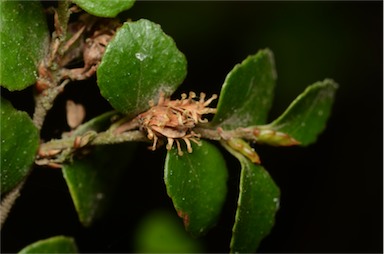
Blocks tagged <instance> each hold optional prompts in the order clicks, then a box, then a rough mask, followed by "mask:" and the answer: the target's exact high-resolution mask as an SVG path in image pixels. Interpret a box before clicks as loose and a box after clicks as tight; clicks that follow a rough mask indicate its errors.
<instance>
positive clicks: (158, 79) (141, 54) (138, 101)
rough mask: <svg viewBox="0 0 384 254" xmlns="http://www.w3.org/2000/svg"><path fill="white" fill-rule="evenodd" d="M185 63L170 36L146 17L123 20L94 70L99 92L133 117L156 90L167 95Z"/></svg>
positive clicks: (180, 77) (154, 96) (182, 74)
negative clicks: (133, 20) (131, 20)
mask: <svg viewBox="0 0 384 254" xmlns="http://www.w3.org/2000/svg"><path fill="white" fill-rule="evenodd" d="M186 68H187V62H186V60H185V57H184V55H183V54H182V53H181V52H180V51H179V50H178V49H177V47H176V45H175V42H174V41H173V40H172V38H171V37H169V36H167V35H166V34H164V32H163V31H162V30H161V28H160V26H159V25H157V24H154V23H152V22H150V21H148V20H145V19H141V20H139V21H136V22H129V23H125V24H124V25H123V26H122V27H121V28H120V29H119V30H118V31H117V33H116V35H115V37H114V39H113V40H112V41H111V42H110V43H109V45H108V46H107V49H106V51H105V54H104V56H103V60H102V62H101V64H100V66H99V68H98V70H97V77H98V85H99V87H100V91H101V94H102V95H103V96H104V97H105V98H106V99H107V100H108V101H109V102H110V103H111V105H112V106H113V107H114V108H115V109H116V110H118V111H120V112H123V113H125V114H127V115H129V116H134V115H136V114H138V113H141V112H143V111H145V110H146V109H148V108H149V104H148V102H149V101H150V100H154V99H157V98H158V96H159V93H160V91H163V92H164V93H165V95H171V94H172V93H173V92H174V91H175V90H176V88H177V87H178V86H179V85H180V84H181V82H182V81H183V80H184V77H185V75H186Z"/></svg>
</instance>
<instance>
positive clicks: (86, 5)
mask: <svg viewBox="0 0 384 254" xmlns="http://www.w3.org/2000/svg"><path fill="white" fill-rule="evenodd" d="M73 2H74V3H75V4H77V5H78V6H80V7H81V8H82V9H83V10H85V11H86V12H88V13H90V14H92V15H95V16H98V17H105V18H114V17H116V15H117V14H119V13H120V12H122V11H125V10H128V9H130V8H131V7H132V6H133V4H134V3H135V0H108V1H105V0H104V1H100V0H73Z"/></svg>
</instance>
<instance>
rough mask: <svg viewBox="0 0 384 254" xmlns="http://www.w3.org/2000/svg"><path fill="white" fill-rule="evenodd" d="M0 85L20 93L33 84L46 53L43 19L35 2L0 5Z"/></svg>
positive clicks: (46, 37) (41, 12)
mask: <svg viewBox="0 0 384 254" xmlns="http://www.w3.org/2000/svg"><path fill="white" fill-rule="evenodd" d="M0 14H1V15H0V38H1V45H0V56H1V57H0V84H1V86H3V87H5V88H7V89H8V90H11V91H13V90H22V89H24V88H26V87H28V86H29V85H32V84H33V83H35V81H36V77H37V66H38V64H39V62H40V60H41V59H43V57H44V55H45V53H46V50H47V49H48V46H49V45H48V43H49V34H48V27H47V24H46V17H45V15H44V14H43V9H42V7H41V4H40V2H38V1H0Z"/></svg>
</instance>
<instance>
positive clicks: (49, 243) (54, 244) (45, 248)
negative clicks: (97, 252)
mask: <svg viewBox="0 0 384 254" xmlns="http://www.w3.org/2000/svg"><path fill="white" fill-rule="evenodd" d="M77 252H78V251H77V246H76V243H75V240H74V239H73V238H72V237H66V236H54V237H51V238H48V239H44V240H40V241H37V242H35V243H32V244H30V245H28V246H26V247H25V248H23V249H22V250H21V251H19V254H27V253H77Z"/></svg>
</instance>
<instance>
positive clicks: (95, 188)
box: [63, 143, 135, 227]
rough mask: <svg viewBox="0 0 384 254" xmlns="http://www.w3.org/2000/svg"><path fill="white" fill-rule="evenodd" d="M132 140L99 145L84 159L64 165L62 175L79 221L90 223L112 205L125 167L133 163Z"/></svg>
mask: <svg viewBox="0 0 384 254" xmlns="http://www.w3.org/2000/svg"><path fill="white" fill-rule="evenodd" d="M134 145H135V144H133V143H122V144H117V145H104V146H97V147H95V148H94V150H92V151H91V154H89V155H87V157H85V158H74V160H73V162H72V163H71V164H66V165H63V175H64V179H65V181H66V182H67V185H68V188H69V192H70V193H71V196H72V200H73V203H74V205H75V208H76V211H77V214H78V216H79V220H80V222H81V223H82V224H83V225H84V226H87V227H88V226H90V225H91V224H92V223H93V222H94V221H95V220H96V219H98V218H100V217H101V216H102V215H103V213H104V212H105V211H106V209H107V208H108V206H109V205H110V203H109V201H111V200H112V196H113V195H114V194H115V191H116V186H117V185H118V183H119V182H120V181H119V180H120V179H121V176H122V174H123V173H124V170H126V169H127V167H128V165H129V164H130V162H131V158H132V152H133V149H134Z"/></svg>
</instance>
